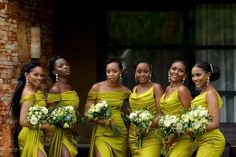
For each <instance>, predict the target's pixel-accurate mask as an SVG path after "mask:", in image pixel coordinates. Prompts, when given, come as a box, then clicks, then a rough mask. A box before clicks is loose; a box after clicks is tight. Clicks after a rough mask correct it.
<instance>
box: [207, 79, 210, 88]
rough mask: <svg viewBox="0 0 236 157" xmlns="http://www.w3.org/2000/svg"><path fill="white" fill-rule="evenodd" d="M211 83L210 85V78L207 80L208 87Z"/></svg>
mask: <svg viewBox="0 0 236 157" xmlns="http://www.w3.org/2000/svg"><path fill="white" fill-rule="evenodd" d="M209 83H210V78H209V77H208V78H207V86H208V85H209Z"/></svg>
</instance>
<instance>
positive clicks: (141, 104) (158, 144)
mask: <svg viewBox="0 0 236 157" xmlns="http://www.w3.org/2000/svg"><path fill="white" fill-rule="evenodd" d="M129 103H130V107H131V111H132V112H134V111H136V110H142V109H145V108H149V111H150V112H151V113H152V114H153V115H154V116H157V109H156V102H155V98H154V89H153V86H152V87H151V88H149V89H148V90H147V91H145V92H143V93H140V94H137V93H136V88H135V89H134V91H133V93H132V94H131V95H130V98H129ZM129 145H130V150H131V154H132V156H133V157H141V156H142V157H145V156H148V157H156V156H160V154H161V149H162V141H161V138H160V137H158V136H157V135H156V130H155V129H152V128H150V129H149V132H148V133H147V135H146V136H145V137H144V138H143V140H142V148H139V149H137V134H136V126H135V125H134V124H131V126H130V130H129Z"/></svg>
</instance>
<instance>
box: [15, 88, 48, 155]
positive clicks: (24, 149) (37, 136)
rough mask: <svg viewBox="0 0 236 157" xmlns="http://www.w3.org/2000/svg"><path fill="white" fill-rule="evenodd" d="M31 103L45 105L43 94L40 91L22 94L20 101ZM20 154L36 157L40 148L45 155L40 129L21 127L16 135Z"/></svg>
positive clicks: (42, 135)
mask: <svg viewBox="0 0 236 157" xmlns="http://www.w3.org/2000/svg"><path fill="white" fill-rule="evenodd" d="M25 102H26V103H32V104H33V105H39V106H46V102H45V96H44V94H43V92H42V91H38V92H36V93H35V94H31V95H26V96H23V97H22V98H21V100H20V103H21V104H23V103H25ZM18 143H19V148H20V155H21V156H22V157H38V151H39V150H40V151H41V152H42V153H43V154H44V156H45V157H46V156H47V155H46V153H45V151H44V132H43V131H42V130H40V129H30V128H27V127H23V128H22V129H21V131H20V133H19V135H18Z"/></svg>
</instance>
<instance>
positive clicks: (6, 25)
mask: <svg viewBox="0 0 236 157" xmlns="http://www.w3.org/2000/svg"><path fill="white" fill-rule="evenodd" d="M31 26H39V27H40V28H41V47H42V50H41V53H42V54H41V56H42V57H41V59H40V61H41V62H42V63H43V65H47V64H46V62H47V60H48V57H49V56H50V55H51V54H52V0H0V157H10V156H12V154H11V152H12V143H11V141H12V140H11V128H12V126H11V120H10V119H9V101H10V99H11V94H12V92H13V90H14V87H15V84H16V81H17V76H18V74H19V71H20V68H21V66H22V64H23V63H25V62H27V61H29V60H30V27H31Z"/></svg>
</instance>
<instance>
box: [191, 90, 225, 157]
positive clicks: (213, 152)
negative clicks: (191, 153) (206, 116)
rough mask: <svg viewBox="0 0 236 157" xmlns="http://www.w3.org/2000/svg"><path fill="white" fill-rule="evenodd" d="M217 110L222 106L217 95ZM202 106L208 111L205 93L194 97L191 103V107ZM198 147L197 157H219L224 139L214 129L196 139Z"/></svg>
mask: <svg viewBox="0 0 236 157" xmlns="http://www.w3.org/2000/svg"><path fill="white" fill-rule="evenodd" d="M218 104H219V108H220V107H221V106H222V99H221V97H220V96H219V94H218ZM194 106H202V107H205V108H206V109H207V110H208V105H207V100H206V92H204V93H202V94H200V95H198V96H196V97H195V98H194V99H193V100H192V102H191V107H194ZM196 143H197V145H198V153H197V157H220V156H221V155H222V153H223V152H224V148H225V138H224V135H223V134H222V133H221V132H220V130H219V129H214V130H211V131H208V132H206V133H204V134H203V135H201V136H199V137H197V138H196Z"/></svg>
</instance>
